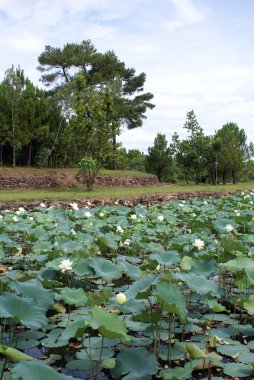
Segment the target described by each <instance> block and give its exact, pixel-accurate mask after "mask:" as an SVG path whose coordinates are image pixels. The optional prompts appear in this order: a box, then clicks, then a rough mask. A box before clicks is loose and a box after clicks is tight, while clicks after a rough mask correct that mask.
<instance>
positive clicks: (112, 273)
mask: <svg viewBox="0 0 254 380" xmlns="http://www.w3.org/2000/svg"><path fill="white" fill-rule="evenodd" d="M90 267H92V268H93V269H94V270H95V273H96V274H97V276H98V277H101V278H103V280H113V279H114V280H115V279H118V278H120V277H121V276H122V273H123V269H122V267H121V266H120V265H119V264H118V265H116V264H114V263H112V262H111V261H110V260H107V259H104V258H103V257H94V258H93V259H92V260H91V263H90Z"/></svg>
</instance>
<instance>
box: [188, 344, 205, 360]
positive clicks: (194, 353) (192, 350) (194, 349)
mask: <svg viewBox="0 0 254 380" xmlns="http://www.w3.org/2000/svg"><path fill="white" fill-rule="evenodd" d="M184 348H185V349H186V351H187V352H188V354H189V356H190V358H191V359H205V358H206V357H207V355H206V353H205V352H204V351H203V350H201V349H200V348H199V347H198V346H196V345H195V344H188V343H185V344H184Z"/></svg>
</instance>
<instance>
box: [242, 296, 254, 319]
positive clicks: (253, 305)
mask: <svg viewBox="0 0 254 380" xmlns="http://www.w3.org/2000/svg"><path fill="white" fill-rule="evenodd" d="M243 307H244V308H245V309H246V310H247V311H248V313H249V314H250V315H254V294H252V295H251V296H250V297H249V299H248V300H247V301H245V302H244V303H243Z"/></svg>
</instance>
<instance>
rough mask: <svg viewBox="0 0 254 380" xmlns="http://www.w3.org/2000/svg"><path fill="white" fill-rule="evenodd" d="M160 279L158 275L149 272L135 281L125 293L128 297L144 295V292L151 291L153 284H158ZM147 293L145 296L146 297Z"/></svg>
mask: <svg viewBox="0 0 254 380" xmlns="http://www.w3.org/2000/svg"><path fill="white" fill-rule="evenodd" d="M158 280H159V276H158V275H153V274H147V275H145V276H144V277H142V278H141V279H140V280H137V281H134V282H133V283H132V285H131V286H130V287H129V289H128V290H127V291H126V292H125V295H126V297H127V298H128V299H133V298H136V297H137V296H138V295H140V297H141V298H142V297H143V294H144V293H146V292H147V291H149V289H150V288H151V287H152V285H154V284H156V283H157V282H158ZM146 297H147V296H146V294H145V295H144V298H146Z"/></svg>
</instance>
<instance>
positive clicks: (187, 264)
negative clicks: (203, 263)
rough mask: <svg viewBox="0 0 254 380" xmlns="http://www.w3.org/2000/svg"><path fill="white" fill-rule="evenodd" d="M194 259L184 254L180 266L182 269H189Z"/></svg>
mask: <svg viewBox="0 0 254 380" xmlns="http://www.w3.org/2000/svg"><path fill="white" fill-rule="evenodd" d="M193 262H194V259H193V258H192V257H190V256H184V257H183V258H182V260H181V263H180V267H181V268H182V270H186V271H189V270H191V267H192V265H193Z"/></svg>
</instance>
